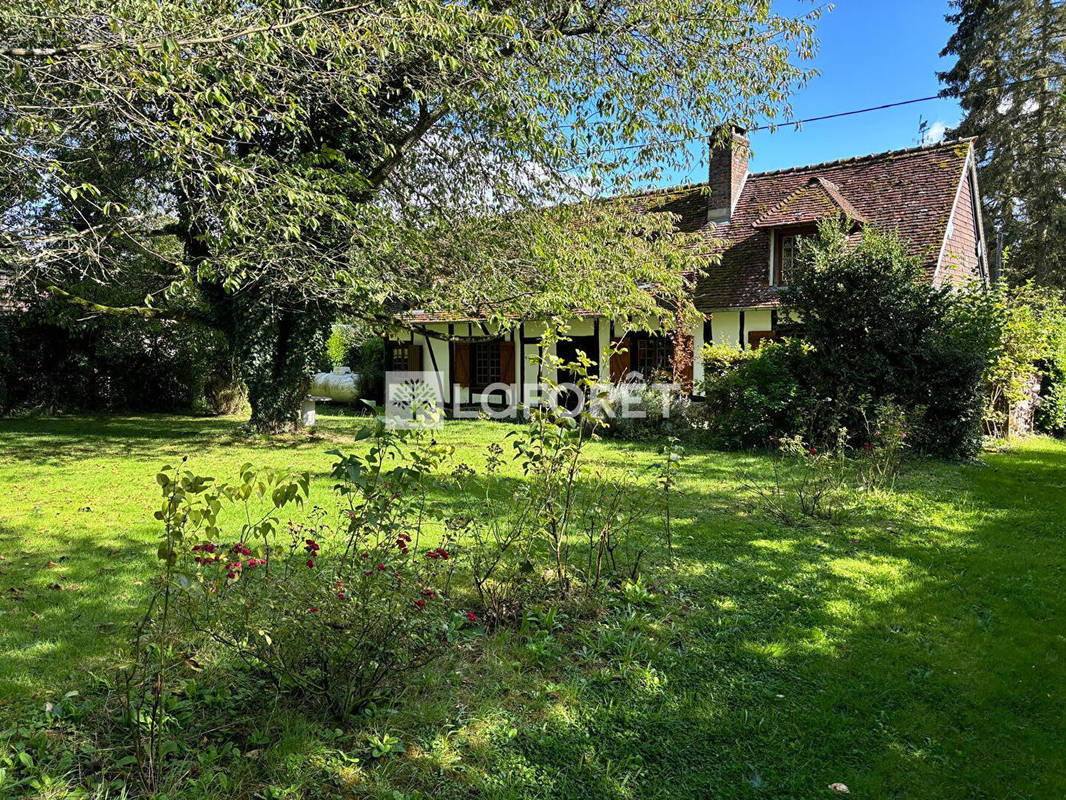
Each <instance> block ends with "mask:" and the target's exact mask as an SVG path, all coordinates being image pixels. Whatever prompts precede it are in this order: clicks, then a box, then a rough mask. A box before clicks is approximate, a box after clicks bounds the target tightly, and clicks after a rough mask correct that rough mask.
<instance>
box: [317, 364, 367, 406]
mask: <svg viewBox="0 0 1066 800" xmlns="http://www.w3.org/2000/svg"><path fill="white" fill-rule="evenodd" d="M311 394H312V395H315V396H316V397H328V398H329V399H330V400H335V401H336V402H338V403H354V402H355V401H356V400H358V399H359V375H358V373H355V372H352V371H351V369H349V368H348V367H337V368H336V369H335V370H333V372H319V373H317V374H316V375H315V376H314V377H313V378H312V379H311Z"/></svg>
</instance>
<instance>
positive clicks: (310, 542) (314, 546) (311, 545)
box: [304, 539, 319, 555]
mask: <svg viewBox="0 0 1066 800" xmlns="http://www.w3.org/2000/svg"><path fill="white" fill-rule="evenodd" d="M304 542H305V543H306V544H305V545H304V550H306V551H307V552H308V553H310V554H311V555H317V554H318V551H319V546H318V542H316V541H315V540H314V539H304Z"/></svg>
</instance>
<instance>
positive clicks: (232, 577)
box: [226, 571, 237, 581]
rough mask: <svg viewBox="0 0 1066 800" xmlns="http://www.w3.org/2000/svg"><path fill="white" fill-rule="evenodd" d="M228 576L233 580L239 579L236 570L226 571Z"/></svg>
mask: <svg viewBox="0 0 1066 800" xmlns="http://www.w3.org/2000/svg"><path fill="white" fill-rule="evenodd" d="M226 577H227V578H229V579H230V580H231V581H232V580H236V579H237V573H236V572H232V571H231V572H227V573H226Z"/></svg>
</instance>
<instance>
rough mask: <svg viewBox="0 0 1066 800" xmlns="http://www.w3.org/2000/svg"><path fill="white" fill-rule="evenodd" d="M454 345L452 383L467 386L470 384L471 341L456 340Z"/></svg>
mask: <svg viewBox="0 0 1066 800" xmlns="http://www.w3.org/2000/svg"><path fill="white" fill-rule="evenodd" d="M452 347H453V348H454V349H453V352H454V354H455V355H454V359H453V363H452V372H453V374H452V383H457V384H459V385H460V386H463V387H466V386H469V385H470V342H455V343H454V344H453V345H452Z"/></svg>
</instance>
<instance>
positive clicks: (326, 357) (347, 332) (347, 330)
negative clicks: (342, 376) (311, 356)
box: [320, 324, 367, 372]
mask: <svg viewBox="0 0 1066 800" xmlns="http://www.w3.org/2000/svg"><path fill="white" fill-rule="evenodd" d="M366 338H367V334H366V332H365V331H362V330H360V329H359V328H357V327H356V326H354V325H341V324H338V325H334V326H333V329H332V330H331V331H330V335H329V338H328V339H326V348H325V352H324V354H323V357H322V363H321V365H320V368H321V370H322V371H323V372H329V371H330V370H332V369H336V368H337V367H350V368H351V369H352V370H356V369H357V367H358V362H359V349H360V346H361V345H362V344H363V342H364V340H365V339H366Z"/></svg>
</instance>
